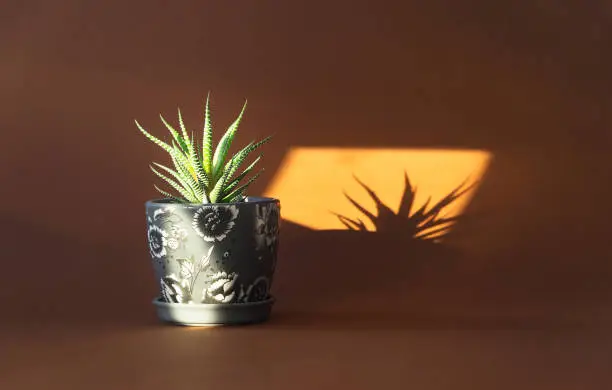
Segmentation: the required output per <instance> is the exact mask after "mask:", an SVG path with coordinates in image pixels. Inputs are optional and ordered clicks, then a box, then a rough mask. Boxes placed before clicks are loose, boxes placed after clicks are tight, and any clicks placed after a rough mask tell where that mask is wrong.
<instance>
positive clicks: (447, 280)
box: [275, 174, 476, 324]
mask: <svg viewBox="0 0 612 390" xmlns="http://www.w3.org/2000/svg"><path fill="white" fill-rule="evenodd" d="M355 179H356V180H357V181H358V182H359V184H360V185H361V186H362V188H363V189H364V190H365V191H366V192H367V193H368V194H369V196H370V198H372V200H374V203H375V205H376V212H375V213H374V212H371V211H368V210H367V209H366V208H365V207H364V206H363V205H361V204H359V203H357V202H356V201H355V200H354V199H353V198H352V197H351V196H349V195H347V194H345V195H346V197H347V199H348V201H349V202H351V203H352V204H353V205H354V206H355V207H356V208H357V210H359V211H360V212H361V213H362V214H364V215H365V216H366V217H367V218H368V219H369V220H370V222H372V225H373V226H374V230H369V229H368V228H367V226H366V224H365V223H364V221H363V220H361V219H360V218H350V217H347V216H344V215H340V214H337V213H335V214H336V216H337V217H338V218H339V219H340V221H341V222H342V223H343V224H344V225H345V226H346V228H347V229H346V230H318V231H317V230H312V229H308V228H306V227H304V226H301V225H298V224H295V223H291V222H287V221H284V222H283V227H282V232H281V248H280V250H281V253H280V258H281V260H280V261H279V266H278V268H279V269H278V271H277V272H278V274H277V278H276V280H275V290H276V291H275V294H276V295H277V296H278V297H279V300H278V303H277V306H278V310H279V312H280V314H279V317H277V318H278V321H280V323H283V322H284V321H289V322H291V317H292V315H290V314H287V313H294V315H297V316H298V317H299V316H300V315H305V316H307V314H304V313H312V315H313V316H314V317H316V318H320V319H322V320H323V319H324V318H327V319H328V320H330V319H333V320H332V322H337V320H338V318H340V317H342V316H343V315H346V317H345V318H347V319H348V318H350V321H351V322H354V321H355V319H356V318H361V317H359V316H364V317H363V318H369V319H370V320H369V323H371V319H372V318H376V317H377V318H379V319H381V321H382V322H384V323H387V324H388V322H389V321H388V320H389V319H394V320H393V321H396V320H398V319H399V318H400V317H401V316H402V315H403V314H408V313H412V314H411V316H413V318H414V315H415V313H417V312H418V313H421V314H420V315H422V313H432V308H435V309H436V310H441V311H442V312H443V313H445V314H443V316H442V317H444V316H446V315H448V313H449V311H448V310H453V309H455V308H457V306H456V305H457V303H458V302H459V301H460V300H463V301H464V302H469V298H470V296H471V294H472V292H471V290H470V285H469V283H466V282H465V280H467V279H466V278H462V274H463V273H465V268H464V267H459V265H460V264H461V263H462V261H463V254H462V252H461V251H460V250H459V249H457V248H455V247H453V246H451V245H448V244H446V243H445V238H446V237H447V235H448V233H449V232H450V230H451V228H452V227H453V226H454V225H455V224H456V223H457V222H459V221H462V220H463V219H464V218H466V215H465V214H463V215H454V216H449V215H447V214H445V211H446V208H447V207H448V206H450V205H451V204H452V203H453V202H455V201H456V200H457V199H458V198H460V197H461V196H463V195H464V194H466V193H467V192H468V191H469V190H471V189H472V188H473V187H474V185H475V184H476V183H474V184H470V185H466V183H467V181H465V182H463V183H462V184H461V185H459V186H458V187H456V188H455V189H454V190H452V191H451V192H450V193H448V194H447V195H446V196H444V197H443V198H442V199H441V200H440V201H438V202H437V203H435V204H433V205H431V206H430V203H431V199H429V200H428V201H426V202H425V204H424V205H423V206H421V207H419V208H418V209H416V210H414V211H413V209H414V208H415V207H414V206H415V204H414V200H415V195H416V188H414V187H413V186H412V184H411V183H410V180H409V177H408V175H407V174H405V175H404V193H403V195H402V197H401V201H400V204H399V207H398V212H394V211H393V210H392V209H391V208H390V207H389V206H388V205H386V204H384V203H383V202H382V201H381V200H380V197H379V196H378V195H377V193H376V192H375V191H374V190H372V189H371V188H369V187H368V186H367V185H365V184H364V183H363V182H361V181H360V180H359V179H358V178H356V177H355ZM454 312H455V313H459V312H460V311H454ZM296 313H302V314H296ZM315 313H316V314H315ZM343 313H344V314H343ZM420 315H417V317H418V316H420ZM355 316H357V317H355ZM438 317H439V318H442V317H440V316H438Z"/></svg>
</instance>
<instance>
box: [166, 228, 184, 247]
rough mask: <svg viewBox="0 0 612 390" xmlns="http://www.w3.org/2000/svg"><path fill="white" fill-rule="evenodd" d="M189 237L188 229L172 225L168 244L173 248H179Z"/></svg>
mask: <svg viewBox="0 0 612 390" xmlns="http://www.w3.org/2000/svg"><path fill="white" fill-rule="evenodd" d="M186 238H187V230H185V229H183V228H181V227H180V226H177V225H172V226H170V230H169V232H168V237H167V238H166V244H167V246H168V248H170V249H171V250H176V249H178V248H179V247H180V246H181V244H182V243H183V242H184V241H185V240H186Z"/></svg>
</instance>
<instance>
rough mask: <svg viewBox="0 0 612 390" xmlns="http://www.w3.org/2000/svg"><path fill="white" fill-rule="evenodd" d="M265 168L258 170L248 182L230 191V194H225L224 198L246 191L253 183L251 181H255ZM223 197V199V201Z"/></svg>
mask: <svg viewBox="0 0 612 390" xmlns="http://www.w3.org/2000/svg"><path fill="white" fill-rule="evenodd" d="M263 171H264V170H263V169H262V170H260V171H259V172H257V173H256V174H255V175H253V176H252V177H251V178H250V179H249V180H248V181H247V182H246V183H244V184H243V185H241V186H240V187H238V188H236V189H235V190H233V191H232V192H230V193H229V194H227V195H225V196H224V197H223V199H231V198H233V197H234V196H236V194H239V193H243V192H245V191H246V189H247V188H248V187H249V186H250V185H251V183H253V182H254V181H255V180H256V179H257V178H258V177H259V175H261V173H262V172H263ZM223 199H222V200H221V201H222V202H223Z"/></svg>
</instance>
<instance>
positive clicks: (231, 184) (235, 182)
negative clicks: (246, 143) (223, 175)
mask: <svg viewBox="0 0 612 390" xmlns="http://www.w3.org/2000/svg"><path fill="white" fill-rule="evenodd" d="M262 156H263V155H259V157H257V158H256V159H255V160H253V162H252V163H251V165H249V166H248V167H246V168H245V170H244V171H242V173H241V174H240V175H238V176H236V178H235V179H233V180H232V181H231V182H229V184H228V185H226V186H225V188H224V189H223V192H224V194H227V193H229V192H230V191H232V190H233V189H234V188H236V186H237V185H238V184H239V183H240V181H241V180H242V179H244V178H245V177H246V176H247V175H248V174H249V173H250V172H251V171H252V170H253V168H254V167H255V164H257V162H258V161H259V160H261V157H262ZM224 196H225V195H224Z"/></svg>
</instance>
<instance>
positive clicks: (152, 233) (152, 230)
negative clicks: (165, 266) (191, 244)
mask: <svg viewBox="0 0 612 390" xmlns="http://www.w3.org/2000/svg"><path fill="white" fill-rule="evenodd" d="M147 235H148V241H149V251H150V252H151V256H152V257H153V258H154V259H161V258H163V257H164V256H166V254H167V252H166V246H167V245H168V242H167V241H166V238H167V237H168V233H167V232H166V231H164V230H163V229H161V228H160V227H159V226H157V225H152V224H151V225H149V229H148V233H147Z"/></svg>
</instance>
